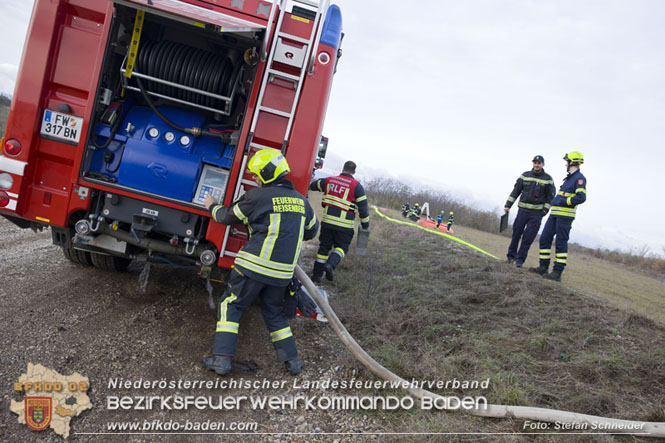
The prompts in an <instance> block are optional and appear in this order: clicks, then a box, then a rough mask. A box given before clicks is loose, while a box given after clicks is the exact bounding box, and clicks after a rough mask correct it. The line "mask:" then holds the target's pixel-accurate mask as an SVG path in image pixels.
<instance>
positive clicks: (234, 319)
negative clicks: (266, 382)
mask: <svg viewBox="0 0 665 443" xmlns="http://www.w3.org/2000/svg"><path fill="white" fill-rule="evenodd" d="M248 169H249V170H250V171H251V172H252V173H254V181H255V182H256V184H257V185H258V187H257V188H253V189H250V190H249V191H247V192H246V193H245V194H244V195H243V196H242V197H240V198H239V199H238V200H237V201H236V202H235V203H234V204H233V205H232V206H229V207H225V206H222V205H218V204H215V201H214V200H213V198H212V197H211V196H210V195H208V196H206V199H205V205H206V207H207V208H208V210H209V211H210V213H211V214H212V217H213V218H214V219H215V220H216V221H217V222H219V223H222V224H225V225H234V224H240V223H242V224H244V225H245V226H247V230H248V232H249V233H250V237H249V241H247V243H245V245H244V246H243V247H242V249H241V250H240V251H239V252H238V255H237V257H236V260H235V267H234V268H233V270H232V271H231V276H230V278H229V284H228V287H227V289H226V292H225V293H224V295H223V296H222V298H221V300H220V302H219V306H218V309H217V328H216V331H215V341H214V345H213V351H212V354H211V355H209V356H207V357H205V358H204V359H203V364H204V365H205V367H206V368H207V369H209V370H212V371H215V372H216V373H217V374H220V375H226V374H228V373H229V372H231V359H232V358H233V356H234V355H235V352H236V343H237V340H238V326H239V322H240V318H241V317H242V314H243V311H244V310H245V309H246V308H247V307H248V306H249V305H250V304H251V303H252V302H253V301H254V299H256V298H257V297H258V298H259V301H260V304H261V312H262V314H263V319H264V320H265V323H266V327H267V328H268V332H269V334H270V339H271V341H272V343H273V346H274V347H275V351H276V352H277V359H278V360H279V361H281V362H283V363H284V364H285V365H286V369H287V370H288V371H289V372H290V373H291V374H293V375H295V374H298V373H300V371H301V370H302V367H303V360H302V359H301V358H300V357H299V356H298V350H297V349H296V342H295V340H294V339H293V334H292V333H291V328H290V327H289V324H288V322H287V321H286V319H285V318H284V315H283V313H282V303H283V300H284V297H285V296H286V295H287V291H288V286H289V284H290V283H291V280H292V279H293V273H294V270H295V266H296V263H297V262H298V257H299V255H300V250H301V248H302V242H303V240H309V239H312V238H314V237H315V236H316V232H317V230H318V221H317V220H316V216H315V215H314V210H313V209H312V207H311V206H310V204H309V202H308V201H307V199H305V197H304V196H302V195H301V194H300V193H298V192H297V191H296V190H295V189H294V187H293V183H291V181H290V180H288V179H287V178H286V177H285V176H286V174H287V173H288V172H289V171H290V169H289V165H288V163H287V161H286V158H284V156H283V155H282V153H281V152H280V151H278V150H276V149H263V150H260V151H258V152H257V153H256V154H255V155H254V157H252V159H251V160H250V161H249V163H248Z"/></svg>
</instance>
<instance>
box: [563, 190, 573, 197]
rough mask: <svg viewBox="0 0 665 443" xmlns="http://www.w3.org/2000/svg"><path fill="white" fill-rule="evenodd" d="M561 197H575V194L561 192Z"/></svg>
mask: <svg viewBox="0 0 665 443" xmlns="http://www.w3.org/2000/svg"><path fill="white" fill-rule="evenodd" d="M559 195H560V196H562V197H572V196H573V195H575V193H574V192H563V191H559Z"/></svg>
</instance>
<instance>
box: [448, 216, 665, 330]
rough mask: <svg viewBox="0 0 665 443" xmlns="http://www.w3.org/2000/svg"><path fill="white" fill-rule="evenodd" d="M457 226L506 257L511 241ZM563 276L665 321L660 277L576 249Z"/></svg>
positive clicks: (534, 252) (533, 256) (533, 260)
mask: <svg viewBox="0 0 665 443" xmlns="http://www.w3.org/2000/svg"><path fill="white" fill-rule="evenodd" d="M454 229H455V234H456V235H457V236H458V237H459V238H462V239H464V240H466V241H468V242H470V243H472V244H474V245H476V246H478V247H480V248H481V249H484V250H486V251H487V252H491V253H492V254H494V255H496V256H497V257H500V258H502V259H503V258H505V256H506V251H507V250H508V243H509V242H510V240H508V239H506V238H505V237H501V236H499V235H495V234H490V233H487V232H482V231H478V230H476V229H471V228H466V227H464V226H455V227H454ZM573 229H575V228H574V226H573ZM529 266H538V241H537V240H536V241H535V242H534V244H533V245H532V246H531V250H530V251H529V257H528V259H527V262H526V264H525V268H526V267H529ZM563 276H564V277H563V278H564V281H563V284H564V285H565V286H567V287H570V288H574V290H576V291H579V292H581V293H583V294H585V295H587V296H590V297H597V298H599V299H602V300H607V301H608V302H610V303H612V304H613V305H615V306H617V307H619V308H621V309H622V310H626V311H629V312H633V313H636V314H639V315H643V316H645V317H648V318H650V319H652V320H654V321H656V322H659V323H661V324H665V283H663V282H662V281H660V280H659V279H657V278H654V277H650V276H647V275H644V274H642V273H638V272H631V271H630V270H628V269H627V268H626V266H624V265H621V264H619V263H612V262H608V261H605V260H600V259H598V258H596V257H593V256H590V255H587V254H583V253H577V252H571V253H570V255H569V256H568V264H567V266H566V270H565V272H564V274H563Z"/></svg>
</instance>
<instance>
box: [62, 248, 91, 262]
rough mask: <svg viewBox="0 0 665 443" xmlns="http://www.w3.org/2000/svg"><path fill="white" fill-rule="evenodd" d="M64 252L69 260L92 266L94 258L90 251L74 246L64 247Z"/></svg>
mask: <svg viewBox="0 0 665 443" xmlns="http://www.w3.org/2000/svg"><path fill="white" fill-rule="evenodd" d="M62 254H63V255H64V256H65V258H66V259H67V260H69V261H70V262H73V263H76V264H77V265H83V266H92V258H91V257H90V253H89V252H86V251H81V250H79V249H74V248H62Z"/></svg>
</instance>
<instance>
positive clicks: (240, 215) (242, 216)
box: [233, 205, 247, 223]
mask: <svg viewBox="0 0 665 443" xmlns="http://www.w3.org/2000/svg"><path fill="white" fill-rule="evenodd" d="M233 213H234V214H235V216H236V217H238V218H239V219H240V220H241V221H242V222H243V223H247V217H246V216H245V214H243V213H242V211H241V210H240V207H239V206H238V205H233Z"/></svg>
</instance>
